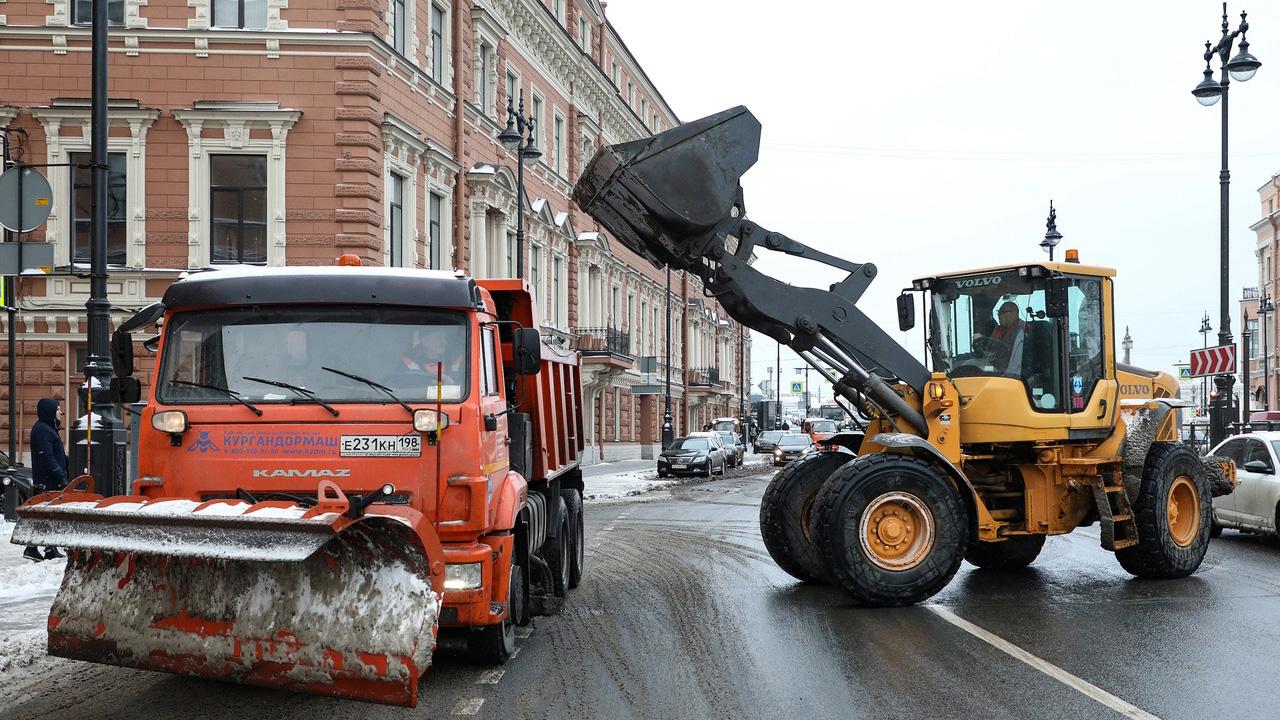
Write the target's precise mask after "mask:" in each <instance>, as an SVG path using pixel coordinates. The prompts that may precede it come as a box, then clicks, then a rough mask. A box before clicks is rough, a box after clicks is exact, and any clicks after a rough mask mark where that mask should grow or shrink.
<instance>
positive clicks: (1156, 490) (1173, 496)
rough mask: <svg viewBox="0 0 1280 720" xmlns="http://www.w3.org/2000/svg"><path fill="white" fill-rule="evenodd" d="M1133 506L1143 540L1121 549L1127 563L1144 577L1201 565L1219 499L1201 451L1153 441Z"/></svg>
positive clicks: (1122, 559)
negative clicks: (1214, 496) (1214, 498)
mask: <svg viewBox="0 0 1280 720" xmlns="http://www.w3.org/2000/svg"><path fill="white" fill-rule="evenodd" d="M1132 505H1133V513H1134V520H1135V521H1136V523H1137V525H1138V542H1137V544H1135V545H1131V546H1129V547H1127V548H1122V549H1120V550H1117V551H1116V559H1117V560H1119V561H1120V566H1121V567H1123V568H1124V569H1125V570H1127V571H1128V572H1130V573H1131V574H1133V575H1135V576H1137V577H1140V578H1179V577H1186V576H1187V575H1190V574H1191V573H1193V572H1195V571H1196V569H1197V568H1199V567H1200V562H1201V561H1202V560H1204V554H1205V551H1207V550H1208V549H1209V533H1210V532H1212V529H1213V504H1212V498H1211V496H1210V493H1209V481H1208V480H1207V479H1206V478H1205V474H1204V468H1203V466H1202V465H1201V464H1200V459H1199V458H1198V457H1197V456H1196V454H1195V451H1193V450H1192V449H1191V448H1189V447H1187V446H1185V445H1182V444H1179V443H1170V442H1157V443H1152V445H1151V450H1149V451H1148V452H1147V459H1146V463H1145V464H1144V466H1143V471H1142V485H1141V488H1140V489H1139V491H1138V498H1137V501H1136V502H1134V503H1132Z"/></svg>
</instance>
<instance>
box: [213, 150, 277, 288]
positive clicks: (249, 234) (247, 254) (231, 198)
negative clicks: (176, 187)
mask: <svg viewBox="0 0 1280 720" xmlns="http://www.w3.org/2000/svg"><path fill="white" fill-rule="evenodd" d="M209 194H210V201H209V207H211V208H212V213H211V214H210V216H209V223H210V227H209V237H210V245H209V262H210V263H211V264H218V263H245V264H254V265H262V264H265V263H266V262H267V157H266V156H265V155H243V154H234V155H211V156H210V157H209Z"/></svg>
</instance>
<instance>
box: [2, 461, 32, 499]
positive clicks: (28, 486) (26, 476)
mask: <svg viewBox="0 0 1280 720" xmlns="http://www.w3.org/2000/svg"><path fill="white" fill-rule="evenodd" d="M13 472H14V475H16V476H17V483H18V488H19V490H18V498H19V500H26V499H27V498H29V497H31V496H32V495H34V494H35V488H34V486H33V485H32V482H31V468H29V467H24V466H22V465H18V466H17V467H15V468H14V469H13ZM10 482H13V481H12V480H10V479H9V454H8V453H6V452H4V451H3V450H0V485H2V486H3V487H4V488H7V487H8V486H9V483H10ZM0 497H3V495H2V494H0Z"/></svg>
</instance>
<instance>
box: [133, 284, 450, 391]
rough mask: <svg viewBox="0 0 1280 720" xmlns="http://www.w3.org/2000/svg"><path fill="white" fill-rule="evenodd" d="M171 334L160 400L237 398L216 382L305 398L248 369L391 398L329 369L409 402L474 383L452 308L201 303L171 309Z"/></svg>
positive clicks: (314, 386)
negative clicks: (207, 306)
mask: <svg viewBox="0 0 1280 720" xmlns="http://www.w3.org/2000/svg"><path fill="white" fill-rule="evenodd" d="M166 333H167V335H166V337H167V338H168V340H167V341H166V343H165V351H164V356H163V357H162V358H161V361H160V370H159V373H158V376H157V382H158V384H157V388H156V392H157V397H158V399H159V400H160V401H161V402H163V403H175V404H225V403H229V402H233V401H232V400H231V399H230V398H228V397H227V396H226V394H225V393H223V392H220V391H218V390H217V389H218V388H226V389H228V390H231V391H232V392H234V393H236V394H237V395H239V396H240V397H242V398H245V399H246V400H249V401H251V402H253V403H254V404H258V403H272V402H279V403H290V402H299V400H300V398H299V395H298V394H297V393H295V392H293V391H290V390H288V389H283V388H279V387H274V386H270V385H266V384H263V383H257V382H253V381H248V380H245V379H244V378H245V376H251V377H259V378H265V379H269V380H277V381H283V382H287V383H290V384H293V385H298V386H301V387H304V388H306V389H308V390H310V391H312V392H314V393H315V394H316V395H317V396H318V397H320V398H321V399H323V400H325V401H326V402H329V403H368V402H377V403H383V402H387V401H388V400H387V396H386V395H385V394H383V393H381V392H380V391H378V390H377V389H375V388H373V387H370V386H369V385H367V384H365V383H361V382H357V381H354V380H352V379H350V378H346V377H343V376H341V375H338V374H335V373H332V372H329V371H326V370H324V368H325V367H329V368H334V369H337V370H342V371H345V372H347V373H351V374H355V375H359V376H361V377H364V378H368V379H369V380H372V381H374V382H377V383H380V384H382V385H385V386H387V387H388V388H390V389H391V390H392V392H393V393H394V394H395V395H396V396H397V397H399V398H400V399H402V400H404V401H406V402H424V401H435V400H436V395H437V388H439V393H438V394H439V395H440V399H441V400H442V401H444V402H453V401H457V400H461V399H462V398H464V397H466V395H467V391H468V378H469V377H470V376H469V374H468V372H467V366H468V357H469V356H470V353H469V352H468V351H467V350H468V348H469V347H470V346H469V339H468V335H469V334H468V330H467V318H466V315H465V314H464V313H461V312H456V311H440V310H428V309H421V308H390V307H333V306H289V307H284V306H280V307H272V308H259V307H241V308H229V309H221V310H196V311H190V312H184V313H179V314H177V315H175V316H174V317H173V319H172V320H171V321H170V322H169V324H168V327H167V328H166ZM438 370H439V371H440V372H439V373H438V372H437V371H438ZM438 374H439V375H441V376H440V377H438V376H437V375H438ZM191 383H195V384H197V385H205V386H210V387H205V388H200V387H195V386H193V385H191Z"/></svg>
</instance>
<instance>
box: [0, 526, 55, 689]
mask: <svg viewBox="0 0 1280 720" xmlns="http://www.w3.org/2000/svg"><path fill="white" fill-rule="evenodd" d="M12 534H13V523H10V522H5V521H4V520H0V682H3V678H4V675H5V673H9V672H14V671H16V670H18V669H19V668H23V667H26V666H27V665H30V664H31V663H32V662H34V661H36V660H37V659H39V658H42V657H44V654H45V648H46V645H47V639H46V638H47V630H46V626H47V625H48V620H49V606H50V605H52V604H53V596H54V595H56V594H57V593H58V586H59V585H61V584H62V571H63V570H64V569H65V568H66V566H67V561H66V558H63V559H60V560H45V561H44V562H38V563H33V562H31V561H30V560H27V559H26V558H24V557H22V551H23V549H24V548H23V546H21V545H13V544H11V543H10V542H9V536H11V535H12ZM42 549H43V548H42Z"/></svg>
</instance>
